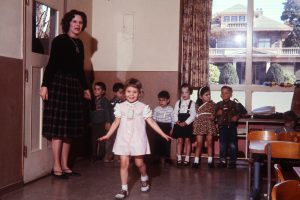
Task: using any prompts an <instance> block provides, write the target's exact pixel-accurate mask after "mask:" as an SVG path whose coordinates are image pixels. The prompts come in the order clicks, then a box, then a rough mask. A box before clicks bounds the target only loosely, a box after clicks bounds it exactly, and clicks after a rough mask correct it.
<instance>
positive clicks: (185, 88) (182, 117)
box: [172, 83, 196, 167]
mask: <svg viewBox="0 0 300 200" xmlns="http://www.w3.org/2000/svg"><path fill="white" fill-rule="evenodd" d="M191 94H192V89H191V88H190V86H189V85H188V84H185V83H184V84H182V85H181V98H180V99H179V100H178V101H177V102H176V104H175V107H174V121H175V125H174V129H173V134H172V137H173V138H176V139H177V166H178V167H180V166H188V165H189V163H190V153H191V139H192V138H193V136H194V135H193V121H194V119H195V117H196V109H195V102H193V101H192V100H190V95H191ZM183 143H184V147H185V152H186V155H185V159H184V161H182V146H183Z"/></svg>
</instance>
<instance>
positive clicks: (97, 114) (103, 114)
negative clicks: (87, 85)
mask: <svg viewBox="0 0 300 200" xmlns="http://www.w3.org/2000/svg"><path fill="white" fill-rule="evenodd" d="M93 93H94V97H93V99H92V103H91V110H90V120H91V132H92V137H91V138H92V160H93V161H95V160H97V159H102V158H103V157H104V155H105V142H100V143H99V142H98V141H97V139H98V138H99V137H102V136H104V135H105V134H106V131H108V130H109V127H110V122H111V116H110V103H109V101H108V100H107V99H106V98H105V93H106V85H105V84H104V83H103V82H96V83H95V84H94V88H93Z"/></svg>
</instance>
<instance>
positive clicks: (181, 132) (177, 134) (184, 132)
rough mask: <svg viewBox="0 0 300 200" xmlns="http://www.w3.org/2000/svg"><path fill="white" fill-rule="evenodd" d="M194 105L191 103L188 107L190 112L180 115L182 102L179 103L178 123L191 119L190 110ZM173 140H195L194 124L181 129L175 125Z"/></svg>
mask: <svg viewBox="0 0 300 200" xmlns="http://www.w3.org/2000/svg"><path fill="white" fill-rule="evenodd" d="M191 105H192V101H190V102H189V105H188V110H187V112H186V113H180V107H181V101H179V110H178V121H180V122H185V120H187V119H188V118H189V117H190V108H191ZM172 137H173V138H175V139H178V138H190V139H193V138H194V134H193V123H190V124H189V125H187V126H184V127H181V126H179V125H177V124H175V125H174V129H173V135H172Z"/></svg>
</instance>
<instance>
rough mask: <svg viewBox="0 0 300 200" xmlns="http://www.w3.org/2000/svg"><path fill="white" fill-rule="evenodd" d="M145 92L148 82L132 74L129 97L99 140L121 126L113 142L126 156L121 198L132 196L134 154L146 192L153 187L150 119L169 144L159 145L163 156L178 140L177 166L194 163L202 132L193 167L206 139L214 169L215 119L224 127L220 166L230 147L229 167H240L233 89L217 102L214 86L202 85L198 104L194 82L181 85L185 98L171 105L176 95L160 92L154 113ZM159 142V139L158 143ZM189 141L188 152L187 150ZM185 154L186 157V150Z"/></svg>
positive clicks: (127, 89) (118, 106) (122, 160)
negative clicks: (193, 142)
mask: <svg viewBox="0 0 300 200" xmlns="http://www.w3.org/2000/svg"><path fill="white" fill-rule="evenodd" d="M141 92H142V84H141V82H140V81H139V80H137V79H134V78H131V79H129V80H127V81H126V83H125V86H124V95H125V101H124V102H122V103H118V104H116V105H115V107H114V116H115V120H114V122H113V123H112V124H111V126H110V127H109V128H107V130H108V129H109V130H108V132H107V133H106V134H105V135H104V136H100V138H98V141H105V140H109V139H111V136H112V135H113V134H114V132H115V131H116V130H117V129H118V131H117V135H116V139H115V142H114V146H113V150H112V151H113V152H114V154H116V155H119V156H120V176H121V182H122V187H121V192H119V193H118V194H117V195H116V196H115V197H116V198H117V199H124V198H126V197H127V196H128V184H127V183H128V167H129V158H130V156H134V159H135V164H136V166H137V167H138V169H139V171H140V173H141V191H142V192H147V191H149V189H150V185H149V177H148V175H147V172H146V165H145V163H144V161H143V156H144V155H146V154H150V146H149V142H148V139H147V134H146V128H145V122H147V123H148V124H149V125H150V127H152V128H153V129H154V130H155V131H156V132H157V133H158V134H159V135H160V136H161V137H162V138H163V139H164V140H166V142H164V141H161V142H160V143H159V146H160V148H156V150H159V151H160V152H161V155H163V156H169V152H170V143H169V141H170V140H171V139H172V138H175V139H177V165H178V166H182V165H184V166H187V165H189V162H190V159H189V158H190V151H191V139H192V138H194V137H195V136H196V141H197V142H196V144H197V145H196V146H197V148H196V156H195V159H194V164H193V167H198V166H199V156H200V153H201V152H200V151H201V146H202V143H203V137H204V136H205V135H206V137H207V140H208V154H209V158H208V163H209V166H210V167H213V159H212V152H213V151H212V143H213V142H212V141H213V136H214V135H215V134H216V125H215V118H216V119H217V122H218V128H219V131H220V143H221V145H220V163H219V166H220V167H225V166H226V159H225V158H226V153H227V149H228V148H229V149H230V152H231V156H230V158H231V160H230V163H229V167H234V166H235V161H236V154H237V146H236V135H237V129H236V122H237V120H238V117H239V107H238V106H237V103H236V102H234V101H231V100H230V98H231V96H232V89H231V88H230V87H228V86H224V87H222V89H221V97H222V99H223V100H222V101H221V102H219V103H217V104H215V103H214V102H213V101H212V100H211V96H210V89H209V87H207V86H205V87H202V88H200V89H199V92H198V96H199V98H198V100H197V106H196V103H195V102H193V101H192V100H191V99H190V95H191V93H192V89H191V87H190V86H189V85H188V84H183V85H182V86H181V98H180V99H179V100H178V101H177V102H176V104H175V107H174V109H173V108H172V107H171V106H169V102H170V95H169V93H168V92H167V91H161V92H160V93H159V94H158V99H159V106H158V107H157V108H155V110H154V115H152V111H151V109H150V108H149V106H147V105H145V104H144V103H142V102H140V101H139V98H140V96H141ZM156 142H157V141H156ZM183 145H184V148H185V151H183ZM183 152H185V153H186V155H185V156H184V161H183V159H182V153H183Z"/></svg>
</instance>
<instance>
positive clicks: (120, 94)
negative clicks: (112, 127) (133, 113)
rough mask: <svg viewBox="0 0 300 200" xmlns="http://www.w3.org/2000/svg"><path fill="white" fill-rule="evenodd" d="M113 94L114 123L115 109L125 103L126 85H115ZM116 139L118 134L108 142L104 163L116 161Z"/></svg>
mask: <svg viewBox="0 0 300 200" xmlns="http://www.w3.org/2000/svg"><path fill="white" fill-rule="evenodd" d="M113 93H114V97H113V99H112V100H111V101H110V105H111V110H110V115H111V122H113V121H114V120H115V115H114V108H115V106H116V104H117V103H122V102H123V101H124V85H123V83H115V84H114V85H113ZM115 139H116V134H113V135H112V136H111V137H110V138H109V140H107V141H106V149H105V152H106V156H105V157H106V158H105V160H104V162H111V161H113V160H114V153H113V152H112V149H113V145H114V143H115Z"/></svg>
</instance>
